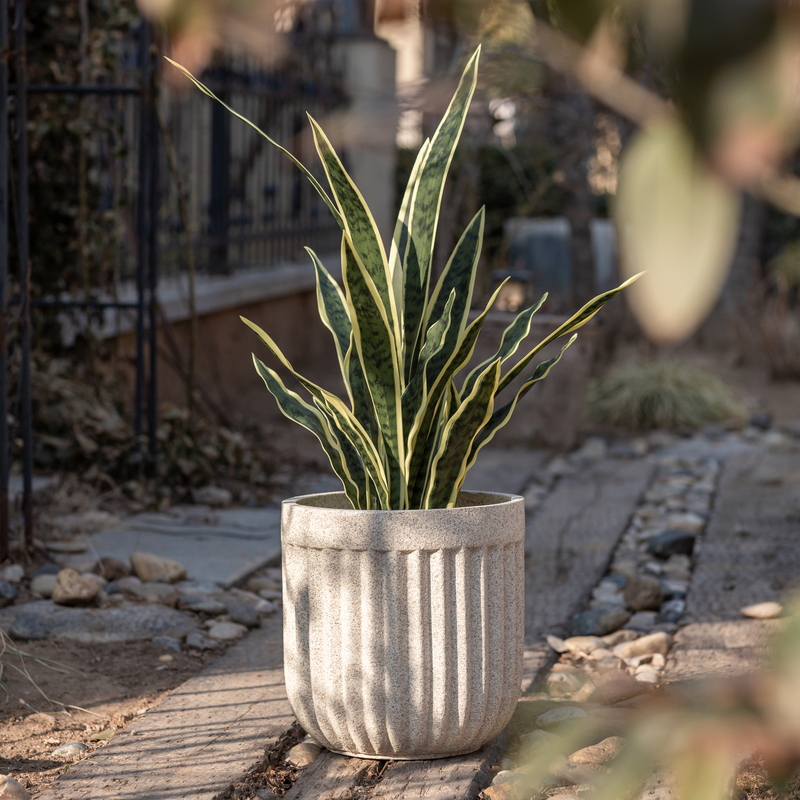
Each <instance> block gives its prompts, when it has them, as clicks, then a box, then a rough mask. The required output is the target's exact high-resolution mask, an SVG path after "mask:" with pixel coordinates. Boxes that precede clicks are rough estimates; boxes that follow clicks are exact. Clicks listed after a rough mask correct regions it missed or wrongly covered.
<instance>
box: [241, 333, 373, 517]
mask: <svg viewBox="0 0 800 800" xmlns="http://www.w3.org/2000/svg"><path fill="white" fill-rule="evenodd" d="M240 319H241V320H242V321H243V322H244V323H245V325H247V326H248V327H249V328H251V329H252V330H253V331H255V332H256V334H257V335H258V338H259V339H261V341H262V342H263V344H265V345H266V346H267V348H268V349H269V350H270V352H271V353H272V354H273V355H274V356H275V357H276V358H277V359H278V360H279V361H280V362H281V364H283V366H284V367H285V368H286V369H287V370H289V372H291V373H292V375H293V376H294V377H295V378H296V379H297V380H298V381H299V382H300V384H301V385H302V387H303V388H304V389H305V390H306V391H307V392H308V393H309V394H310V395H311V396H312V397H313V398H314V402H315V403H316V404H317V405H318V407H319V406H322V407H324V408H325V409H326V410H327V411H329V412H330V414H331V415H332V417H333V418H334V419H335V421H336V424H337V425H338V426H339V428H340V429H341V430H342V431H343V432H344V434H345V435H346V436H347V437H348V438H349V439H350V442H351V443H352V445H353V446H354V447H355V448H356V449H357V450H358V454H359V456H360V457H361V459H362V463H363V465H364V469H365V470H366V472H367V473H368V474H369V475H370V477H371V478H372V479H373V480H374V481H375V484H376V485H377V487H378V489H379V490H381V489H383V490H384V491H385V492H386V494H387V497H388V486H389V481H388V477H387V475H386V474H385V472H384V469H383V464H382V461H381V458H380V456H379V454H378V451H377V449H376V448H375V445H374V444H373V442H372V441H371V440H370V438H369V436H368V435H367V433H366V431H365V430H364V429H363V427H362V426H361V425H360V424H359V422H358V420H356V418H355V417H354V416H353V413H352V412H351V411H350V410H349V409H348V408H347V406H346V405H345V404H344V403H343V402H342V401H341V400H340V399H339V398H338V397H337V396H336V395H335V394H332V393H331V392H328V391H326V390H325V389H323V388H322V387H320V386H317V384H315V383H314V382H313V381H310V380H308V378H305V377H304V376H303V375H301V374H300V373H299V372H297V370H295V368H294V367H293V366H292V365H291V363H290V362H289V359H288V358H286V356H285V355H284V354H283V352H282V351H281V349H280V348H279V347H278V345H277V344H275V342H274V341H273V340H272V337H270V336H269V334H268V333H266V332H265V331H263V330H262V329H261V328H260V327H259V326H258V325H256V324H255V323H254V322H251V321H250V320H248V319H245V318H244V317H240ZM387 507H388V506H387Z"/></svg>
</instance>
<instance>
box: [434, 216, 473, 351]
mask: <svg viewBox="0 0 800 800" xmlns="http://www.w3.org/2000/svg"><path fill="white" fill-rule="evenodd" d="M485 220H486V209H485V208H481V209H480V211H478V213H477V214H476V215H475V216H474V217H473V218H472V221H471V222H470V223H469V225H468V226H467V228H466V230H465V231H464V233H463V234H462V235H461V238H460V239H459V240H458V243H457V244H456V246H455V248H454V249H453V253H452V255H451V256H450V259H449V260H448V262H447V265H446V266H445V268H444V270H443V271H442V274H441V277H440V278H439V281H438V283H437V284H436V288H435V289H434V290H433V294H432V295H431V299H430V302H429V303H428V308H427V309H426V313H425V324H426V325H427V324H428V323H429V321H430V320H431V319H438V318H439V317H440V316H441V313H442V309H443V308H444V305H445V303H447V302H449V301H448V298H449V296H450V294H451V292H455V296H456V302H455V305H454V306H453V313H452V324H451V325H450V330H449V331H448V334H447V344H446V345H445V348H446V349H445V352H447V350H449V351H450V352H452V350H453V349H454V348H455V346H456V344H457V343H458V340H459V337H460V335H461V332H462V331H463V330H464V327H465V323H466V321H467V317H468V315H469V309H470V306H471V305H472V290H473V287H474V285H475V271H476V269H477V267H478V261H479V260H480V257H481V245H482V244H483V228H484V224H485ZM447 345H449V348H448V347H447Z"/></svg>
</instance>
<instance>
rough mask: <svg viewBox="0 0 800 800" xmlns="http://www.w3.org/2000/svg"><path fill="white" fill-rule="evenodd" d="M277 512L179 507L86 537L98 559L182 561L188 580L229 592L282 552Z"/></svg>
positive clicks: (132, 519)
mask: <svg viewBox="0 0 800 800" xmlns="http://www.w3.org/2000/svg"><path fill="white" fill-rule="evenodd" d="M280 524H281V512H280V509H279V508H271V507H270V508H228V509H208V508H204V507H202V506H183V507H181V506H179V507H176V508H175V509H172V510H171V511H170V513H169V514H153V513H146V514H137V515H136V516H133V517H130V518H129V519H127V520H126V521H125V522H124V524H123V526H121V527H119V528H114V529H112V530H107V531H100V532H99V533H94V534H92V535H91V536H89V547H90V549H91V550H92V551H93V552H95V553H96V554H97V555H98V556H104V555H110V556H115V557H117V558H120V559H123V560H127V558H128V556H129V555H130V554H131V553H132V552H133V551H135V550H144V551H147V552H150V553H155V554H157V555H159V556H165V557H167V558H172V559H175V560H176V561H180V562H181V563H182V564H183V565H184V566H185V567H186V569H187V572H188V577H189V579H191V580H198V581H212V582H214V583H217V584H219V585H220V586H221V587H223V588H228V587H230V586H232V585H233V584H234V583H236V582H237V581H239V580H241V579H242V578H244V577H246V576H247V575H248V574H250V573H251V572H254V571H256V570H257V569H259V568H260V567H262V566H264V565H265V564H268V563H269V562H271V561H277V560H278V559H279V557H280V552H281V534H280Z"/></svg>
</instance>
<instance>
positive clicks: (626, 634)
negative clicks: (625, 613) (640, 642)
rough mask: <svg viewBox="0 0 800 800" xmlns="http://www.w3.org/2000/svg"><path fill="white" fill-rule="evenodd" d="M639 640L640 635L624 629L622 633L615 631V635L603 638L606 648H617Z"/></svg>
mask: <svg viewBox="0 0 800 800" xmlns="http://www.w3.org/2000/svg"><path fill="white" fill-rule="evenodd" d="M638 638H639V634H638V633H636V631H629V630H626V629H625V628H623V629H622V630H621V631H614V633H609V634H607V635H605V636H603V637H602V640H603V643H604V646H605V647H615V646H616V645H618V644H622V643H623V642H631V641H633V640H634V639H638Z"/></svg>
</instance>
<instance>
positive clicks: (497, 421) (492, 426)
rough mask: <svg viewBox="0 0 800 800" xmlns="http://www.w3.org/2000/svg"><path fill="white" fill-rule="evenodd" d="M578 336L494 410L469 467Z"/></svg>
mask: <svg viewBox="0 0 800 800" xmlns="http://www.w3.org/2000/svg"><path fill="white" fill-rule="evenodd" d="M577 338H578V334H577V333H573V334H572V336H571V337H570V340H569V341H568V342H567V343H566V344H565V345H564V346H563V347H562V348H561V350H560V351H559V353H558V355H556V356H553V358H549V359H547V361H542V363H541V364H539V365H538V366H537V367H536V369H535V370H534V372H533V375H532V376H531V377H530V378H528V380H526V381H525V382H524V383H523V384H522V386H520V388H519V390H518V391H517V393H516V395H515V396H514V399H513V400H511V402H509V403H506V404H505V405H504V406H502V407H501V408H498V409H496V410H495V411H493V412H492V416H491V417H490V418H489V420H488V422H487V423H486V424H485V425H484V426H483V428H481V430H480V432H479V433H478V435H477V436H476V437H475V441H474V442H473V443H472V447H471V449H470V452H469V459H468V461H467V469H470V467H471V466H472V465H473V464H474V463H475V459H476V458H477V457H478V453H479V452H480V450H481V448H482V447H484V446H485V445H487V444H489V442H490V441H491V440H492V439H493V438H494V435H495V434H496V433H497V431H499V430H500V428H502V427H503V426H504V425H505V424H506V423H507V422H508V421H509V419H511V415H512V414H513V413H514V410H515V409H516V407H517V403H518V402H519V401H520V400H522V398H523V397H525V395H526V394H528V392H529V391H530V390H531V389H533V387H534V386H535V385H536V384H537V383H538V382H539V381H540V380H542V379H543V378H546V377H547V374H548V373H549V372H550V370H551V369H552V368H553V367H554V366H555V365H556V364H558V362H559V361H560V360H561V356H563V355H564V352H565V351H566V349H567V348H568V347H569V346H570V345H571V344H572V343H573V342H574V341H575V340H576V339H577Z"/></svg>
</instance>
